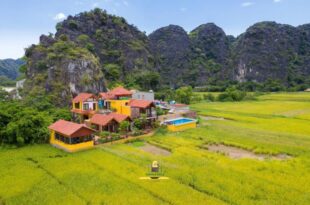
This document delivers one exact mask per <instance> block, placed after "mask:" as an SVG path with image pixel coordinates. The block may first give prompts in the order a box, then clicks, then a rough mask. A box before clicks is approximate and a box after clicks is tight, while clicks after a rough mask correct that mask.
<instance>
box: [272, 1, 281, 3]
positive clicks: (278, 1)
mask: <svg viewBox="0 0 310 205" xmlns="http://www.w3.org/2000/svg"><path fill="white" fill-rule="evenodd" d="M281 1H282V0H273V2H274V3H280V2H281Z"/></svg>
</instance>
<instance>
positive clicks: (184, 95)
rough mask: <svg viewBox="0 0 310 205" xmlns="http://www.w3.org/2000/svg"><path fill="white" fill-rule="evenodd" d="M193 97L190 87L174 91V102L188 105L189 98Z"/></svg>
mask: <svg viewBox="0 0 310 205" xmlns="http://www.w3.org/2000/svg"><path fill="white" fill-rule="evenodd" d="M192 96H193V89H192V87H190V86H186V87H181V88H179V89H177V90H176V101H178V102H181V103H185V104H190V102H191V98H192Z"/></svg>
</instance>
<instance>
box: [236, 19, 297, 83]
mask: <svg viewBox="0 0 310 205" xmlns="http://www.w3.org/2000/svg"><path fill="white" fill-rule="evenodd" d="M298 42H299V32H298V30H297V29H296V28H294V27H292V26H289V25H281V24H276V23H274V22H262V23H257V24H255V25H253V26H252V27H250V28H249V29H248V30H247V31H246V32H245V33H244V34H242V35H241V36H240V37H239V38H238V39H237V42H236V46H235V48H234V55H235V58H234V63H235V64H234V66H235V76H234V77H235V79H236V80H237V81H249V80H253V81H258V82H263V81H265V80H267V79H268V78H270V79H282V80H284V79H287V77H288V70H289V66H290V60H291V59H292V58H294V56H295V55H298Z"/></svg>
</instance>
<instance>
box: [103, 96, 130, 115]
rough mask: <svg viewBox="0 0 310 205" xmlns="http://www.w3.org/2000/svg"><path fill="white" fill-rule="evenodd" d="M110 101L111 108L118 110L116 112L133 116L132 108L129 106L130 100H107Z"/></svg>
mask: <svg viewBox="0 0 310 205" xmlns="http://www.w3.org/2000/svg"><path fill="white" fill-rule="evenodd" d="M107 101H108V102H110V105H111V108H112V109H115V110H116V113H118V114H123V115H127V116H131V108H130V106H127V105H126V103H129V100H107Z"/></svg>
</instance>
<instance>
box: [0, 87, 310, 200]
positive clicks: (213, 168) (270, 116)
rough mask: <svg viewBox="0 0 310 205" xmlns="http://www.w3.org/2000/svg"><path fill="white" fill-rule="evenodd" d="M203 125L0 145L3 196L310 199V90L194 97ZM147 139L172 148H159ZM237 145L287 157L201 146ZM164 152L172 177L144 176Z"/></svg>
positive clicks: (0, 190) (162, 159)
mask: <svg viewBox="0 0 310 205" xmlns="http://www.w3.org/2000/svg"><path fill="white" fill-rule="evenodd" d="M192 108H193V109H195V110H197V111H199V114H200V115H202V116H203V115H204V116H215V117H222V118H226V120H216V119H214V120H204V119H202V121H201V123H200V125H199V127H198V128H196V129H191V130H187V131H184V132H179V133H169V132H168V133H167V132H163V131H162V132H157V133H156V134H155V135H154V136H152V137H149V138H147V139H146V141H145V142H135V143H132V144H117V145H109V146H102V147H98V148H96V149H94V150H89V151H84V152H80V153H74V154H68V153H65V152H62V151H60V150H57V149H55V148H53V147H51V146H49V145H35V146H28V147H24V148H19V149H5V148H0V179H1V180H0V204H18V205H19V204H27V205H28V204H40V205H41V204H232V205H237V204H244V205H248V204H264V205H265V204H289V205H291V204H301V205H304V204H310V183H309V182H310V94H306V93H291V94H287V93H279V94H268V95H263V96H260V97H259V100H258V101H251V102H250V101H249V102H239V103H232V102H225V103H220V102H214V103H199V104H194V105H192ZM145 143H149V144H152V145H156V146H158V147H162V148H165V149H167V150H170V151H171V154H170V155H165V156H164V155H156V154H151V153H149V152H146V151H145V150H142V149H141V147H142V146H144V144H145ZM208 143H222V144H225V145H233V146H237V147H241V148H244V149H247V150H252V151H253V152H255V153H266V154H273V155H275V154H284V153H285V154H287V155H289V156H291V158H290V159H286V160H272V159H266V160H256V159H238V160H237V159H232V158H229V157H228V156H225V155H223V154H220V153H214V152H210V151H208V150H207V149H203V148H202V147H201V146H202V145H205V144H208ZM152 160H159V161H160V162H161V164H162V165H163V167H164V171H165V175H166V176H168V177H169V178H170V179H169V180H161V181H155V182H154V181H148V180H140V179H139V177H142V176H144V175H145V173H146V172H147V168H148V165H149V164H150V163H151V162H152Z"/></svg>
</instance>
